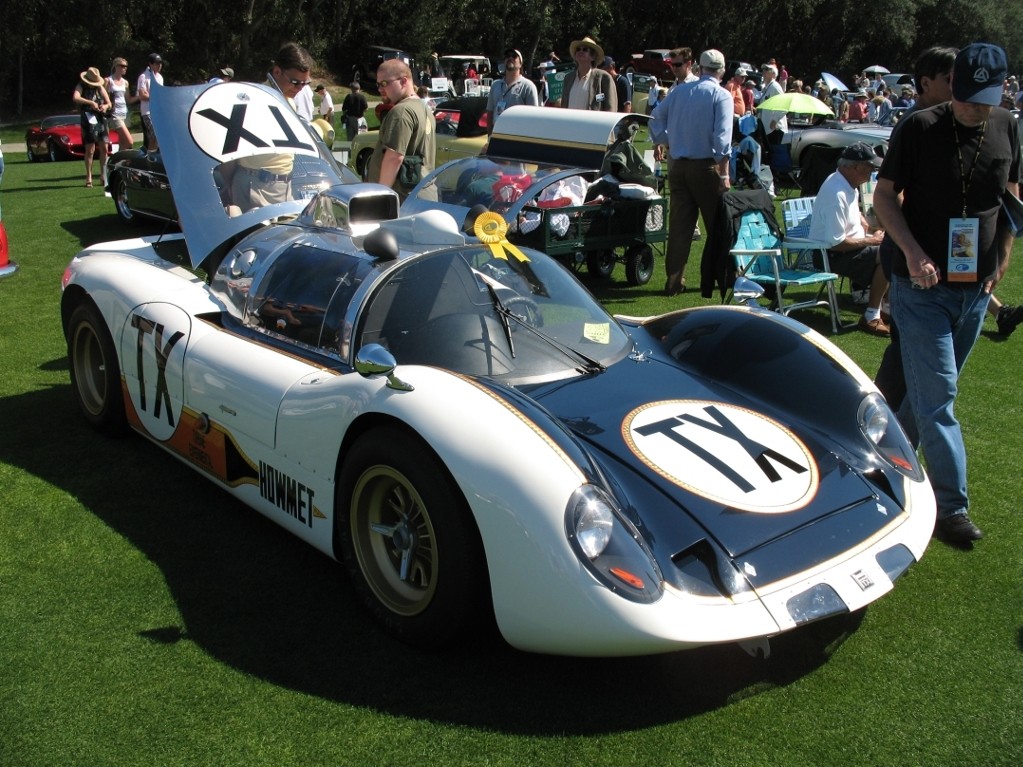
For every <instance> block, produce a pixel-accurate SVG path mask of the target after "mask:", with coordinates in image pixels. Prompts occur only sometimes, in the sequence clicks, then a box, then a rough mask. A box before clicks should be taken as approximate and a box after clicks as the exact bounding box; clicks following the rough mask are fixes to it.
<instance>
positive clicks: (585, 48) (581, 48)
mask: <svg viewBox="0 0 1023 767" xmlns="http://www.w3.org/2000/svg"><path fill="white" fill-rule="evenodd" d="M575 52H576V53H596V51H595V50H593V49H592V48H591V47H590V46H588V45H580V46H579V47H578V48H576V49H575Z"/></svg>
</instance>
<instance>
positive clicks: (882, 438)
mask: <svg viewBox="0 0 1023 767" xmlns="http://www.w3.org/2000/svg"><path fill="white" fill-rule="evenodd" d="M856 418H857V421H858V422H859V426H860V431H861V432H863V436H864V437H866V438H867V441H868V442H870V444H871V445H873V447H874V450H876V451H877V453H878V455H880V456H881V457H882V458H883V459H884V460H885V462H886V463H888V464H889V465H891V466H892V467H893V468H894V469H895V470H896V471H898V472H899V473H900V474H903V475H904V476H906V477H909V478H910V479H912V480H914V481H916V482H922V481H923V479H924V472H923V469H922V468H921V467H920V462H919V461H918V460H917V457H916V451H915V450H914V449H913V446H912V445H911V444H910V442H909V438H908V437H906V432H904V431H903V430H902V426H901V425H900V424H899V420H898V419H897V418H896V417H895V414H894V413H893V412H892V410H891V408H890V407H888V403H887V402H885V400H884V398H883V397H882V396H881V395H880V394H878V393H877V392H871V393H870V394H868V395H867V396H866V397H864V398H863V401H862V402H860V407H859V410H858V411H857V413H856Z"/></svg>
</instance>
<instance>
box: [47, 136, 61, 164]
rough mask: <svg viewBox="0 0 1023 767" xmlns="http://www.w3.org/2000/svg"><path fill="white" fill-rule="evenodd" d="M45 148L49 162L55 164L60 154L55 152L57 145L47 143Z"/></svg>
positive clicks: (50, 142)
mask: <svg viewBox="0 0 1023 767" xmlns="http://www.w3.org/2000/svg"><path fill="white" fill-rule="evenodd" d="M46 146H47V151H48V153H49V155H50V162H57V160H59V159H60V152H59V151H57V145H56V144H55V143H54V142H52V141H48V142H47V144H46Z"/></svg>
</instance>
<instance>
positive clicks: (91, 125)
mask: <svg viewBox="0 0 1023 767" xmlns="http://www.w3.org/2000/svg"><path fill="white" fill-rule="evenodd" d="M90 116H91V117H93V120H90V119H89V117H90ZM81 124H82V143H83V144H105V143H106V141H107V121H106V120H105V119H104V118H102V117H96V116H95V115H94V114H93V113H92V112H88V113H86V112H83V113H82V120H81Z"/></svg>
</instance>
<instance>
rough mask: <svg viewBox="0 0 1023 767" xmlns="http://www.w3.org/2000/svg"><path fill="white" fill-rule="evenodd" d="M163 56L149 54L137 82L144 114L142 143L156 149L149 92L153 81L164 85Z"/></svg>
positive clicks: (140, 108) (149, 148)
mask: <svg viewBox="0 0 1023 767" xmlns="http://www.w3.org/2000/svg"><path fill="white" fill-rule="evenodd" d="M162 70H163V58H162V57H161V56H160V54H159V53H150V54H149V66H148V67H146V71H145V72H143V73H142V74H140V75H139V79H138V82H137V83H136V84H135V91H136V93H138V97H139V113H140V114H141V115H142V144H143V146H144V147H145V148H146V149H148V150H150V151H154V150H155V149H156V146H157V144H156V132H155V131H154V130H153V119H152V118H151V117H150V116H149V109H150V107H149V94H150V92H151V91H152V89H153V83H154V82H155V83H157V84H158V85H163V75H162V74H160V72H161V71H162Z"/></svg>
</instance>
